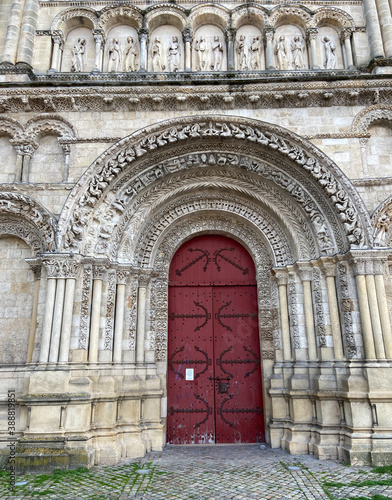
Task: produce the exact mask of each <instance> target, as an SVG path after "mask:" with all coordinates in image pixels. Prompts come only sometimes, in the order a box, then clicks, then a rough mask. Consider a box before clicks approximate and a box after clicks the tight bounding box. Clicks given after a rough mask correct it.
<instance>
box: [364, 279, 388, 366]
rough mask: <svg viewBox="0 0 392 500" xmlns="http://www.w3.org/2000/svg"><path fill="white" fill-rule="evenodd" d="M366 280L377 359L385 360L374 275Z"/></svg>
mask: <svg viewBox="0 0 392 500" xmlns="http://www.w3.org/2000/svg"><path fill="white" fill-rule="evenodd" d="M365 280H366V289H367V294H368V298H369V310H370V319H371V322H372V328H373V338H374V347H375V349H376V356H377V359H385V349H384V341H383V338H382V328H381V320H380V312H379V310H378V303H377V292H376V285H375V282H374V276H373V275H372V274H366V277H365Z"/></svg>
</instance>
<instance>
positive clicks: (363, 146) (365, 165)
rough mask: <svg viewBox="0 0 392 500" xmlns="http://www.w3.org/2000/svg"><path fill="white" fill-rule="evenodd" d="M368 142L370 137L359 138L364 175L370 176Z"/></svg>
mask: <svg viewBox="0 0 392 500" xmlns="http://www.w3.org/2000/svg"><path fill="white" fill-rule="evenodd" d="M368 142H369V138H368V137H361V138H360V139H359V145H360V147H361V160H362V170H363V175H364V177H369V170H368V162H367V152H366V150H367V144H368Z"/></svg>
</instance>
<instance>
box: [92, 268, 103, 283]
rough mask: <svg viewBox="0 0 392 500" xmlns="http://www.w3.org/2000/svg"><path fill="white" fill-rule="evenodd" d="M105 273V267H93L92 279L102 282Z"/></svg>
mask: <svg viewBox="0 0 392 500" xmlns="http://www.w3.org/2000/svg"><path fill="white" fill-rule="evenodd" d="M105 272H106V267H105V266H94V267H93V279H94V280H103V277H104V275H105Z"/></svg>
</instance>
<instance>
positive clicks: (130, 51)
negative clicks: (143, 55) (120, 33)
mask: <svg viewBox="0 0 392 500" xmlns="http://www.w3.org/2000/svg"><path fill="white" fill-rule="evenodd" d="M138 55H139V51H138V47H137V45H136V42H135V40H134V39H133V37H132V36H129V37H128V38H127V45H126V46H125V59H124V71H126V72H128V71H137V70H138Z"/></svg>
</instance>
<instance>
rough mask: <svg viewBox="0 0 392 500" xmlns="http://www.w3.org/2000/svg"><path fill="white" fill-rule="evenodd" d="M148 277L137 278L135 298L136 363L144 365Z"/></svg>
mask: <svg viewBox="0 0 392 500" xmlns="http://www.w3.org/2000/svg"><path fill="white" fill-rule="evenodd" d="M149 279H150V277H149V276H146V275H142V276H139V289H138V296H137V327H136V363H144V340H145V336H146V300H147V287H148V282H149Z"/></svg>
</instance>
